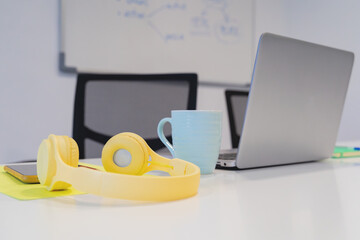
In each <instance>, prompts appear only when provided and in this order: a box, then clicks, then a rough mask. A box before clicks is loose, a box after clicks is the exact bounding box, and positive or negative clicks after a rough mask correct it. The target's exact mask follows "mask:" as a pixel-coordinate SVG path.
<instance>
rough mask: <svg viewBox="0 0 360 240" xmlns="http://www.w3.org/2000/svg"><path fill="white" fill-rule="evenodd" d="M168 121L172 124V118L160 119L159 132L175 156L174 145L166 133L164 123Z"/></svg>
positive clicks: (162, 140)
mask: <svg viewBox="0 0 360 240" xmlns="http://www.w3.org/2000/svg"><path fill="white" fill-rule="evenodd" d="M167 122H168V123H170V124H171V118H163V119H161V120H160V122H159V124H158V128H157V133H158V136H159V138H160V140H161V142H162V143H163V144H164V145H165V146H166V147H167V149H169V151H170V153H171V155H172V156H173V157H175V151H174V147H173V146H172V145H171V144H170V142H169V141H168V140H167V138H166V137H165V134H164V125H165V123H167Z"/></svg>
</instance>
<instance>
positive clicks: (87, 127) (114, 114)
mask: <svg viewBox="0 0 360 240" xmlns="http://www.w3.org/2000/svg"><path fill="white" fill-rule="evenodd" d="M197 85H198V81H197V75H196V74H150V75H145V74H144V75H142V74H86V73H82V74H79V75H78V78H77V86H76V94H75V107H74V124H73V137H74V139H75V141H76V142H77V144H78V146H79V150H80V158H98V157H100V156H101V150H102V147H103V145H104V144H105V143H106V141H107V140H108V139H109V138H110V137H111V136H113V135H115V134H117V133H120V132H134V133H137V134H139V135H141V136H142V137H143V138H144V139H145V140H146V141H147V143H148V144H149V146H150V147H151V148H152V149H153V150H154V151H157V150H159V149H161V148H163V147H164V145H163V144H162V142H161V141H160V139H158V136H157V125H158V122H159V121H160V120H161V119H162V118H163V117H167V116H170V113H171V110H176V109H179V110H181V109H184V110H186V109H187V110H195V109H196V95H197ZM165 135H166V136H167V137H170V129H165ZM170 139H171V138H170Z"/></svg>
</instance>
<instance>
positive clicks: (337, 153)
mask: <svg viewBox="0 0 360 240" xmlns="http://www.w3.org/2000/svg"><path fill="white" fill-rule="evenodd" d="M332 157H333V158H350V157H360V151H359V150H355V149H354V148H353V147H339V146H337V147H335V149H334V153H333V155H332Z"/></svg>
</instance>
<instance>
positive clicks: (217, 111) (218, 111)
mask: <svg viewBox="0 0 360 240" xmlns="http://www.w3.org/2000/svg"><path fill="white" fill-rule="evenodd" d="M171 112H213V113H222V111H221V110H171Z"/></svg>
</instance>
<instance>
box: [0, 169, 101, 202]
mask: <svg viewBox="0 0 360 240" xmlns="http://www.w3.org/2000/svg"><path fill="white" fill-rule="evenodd" d="M81 165H83V166H87V167H92V168H97V169H102V168H101V167H99V166H95V165H92V164H85V163H81ZM0 193H3V194H6V195H8V196H10V197H12V198H16V199H18V200H34V199H41V198H51V197H61V196H70V195H78V194H84V193H83V192H80V191H77V190H76V189H74V188H72V187H71V188H69V189H68V190H64V191H52V192H50V191H48V190H46V188H45V186H43V185H41V184H29V183H23V182H21V181H20V180H18V179H17V178H15V177H13V176H11V175H10V174H8V173H7V172H5V171H4V166H0Z"/></svg>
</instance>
